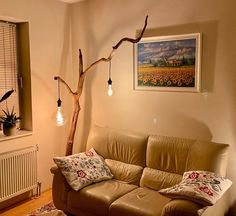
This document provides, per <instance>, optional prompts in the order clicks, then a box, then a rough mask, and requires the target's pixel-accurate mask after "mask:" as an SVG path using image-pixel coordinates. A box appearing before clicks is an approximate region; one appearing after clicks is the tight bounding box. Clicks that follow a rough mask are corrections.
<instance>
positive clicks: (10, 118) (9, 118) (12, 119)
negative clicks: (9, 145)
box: [0, 107, 20, 136]
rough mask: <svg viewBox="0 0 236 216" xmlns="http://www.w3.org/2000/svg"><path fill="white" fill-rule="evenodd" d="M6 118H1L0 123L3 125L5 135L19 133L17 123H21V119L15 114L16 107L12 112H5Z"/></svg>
mask: <svg viewBox="0 0 236 216" xmlns="http://www.w3.org/2000/svg"><path fill="white" fill-rule="evenodd" d="M3 112H4V114H5V116H1V117H0V122H1V123H2V125H3V133H4V135H6V136H11V135H15V134H16V133H17V128H16V123H17V122H19V121H20V117H17V116H16V113H14V107H13V109H12V111H11V112H9V110H8V109H7V111H5V110H3Z"/></svg>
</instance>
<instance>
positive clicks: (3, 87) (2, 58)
mask: <svg viewBox="0 0 236 216" xmlns="http://www.w3.org/2000/svg"><path fill="white" fill-rule="evenodd" d="M12 89H13V90H14V93H13V94H12V95H11V96H10V97H9V98H8V99H7V100H5V101H3V102H2V103H1V104H0V114H2V109H4V110H6V108H8V109H9V111H10V112H11V110H12V109H13V107H14V111H15V112H16V113H17V115H19V91H18V69H17V40H16V24H13V23H8V22H1V21H0V98H1V97H2V96H3V95H4V94H5V93H6V92H7V91H9V90H12Z"/></svg>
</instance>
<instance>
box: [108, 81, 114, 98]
mask: <svg viewBox="0 0 236 216" xmlns="http://www.w3.org/2000/svg"><path fill="white" fill-rule="evenodd" d="M107 82H108V90H107V94H108V96H112V95H113V90H112V80H111V78H109V80H108V81H107Z"/></svg>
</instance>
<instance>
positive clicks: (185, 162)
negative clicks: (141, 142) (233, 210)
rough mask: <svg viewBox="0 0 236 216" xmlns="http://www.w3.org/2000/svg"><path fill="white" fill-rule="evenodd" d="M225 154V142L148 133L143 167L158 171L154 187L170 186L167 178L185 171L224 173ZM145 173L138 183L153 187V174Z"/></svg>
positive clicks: (226, 147) (226, 148) (170, 182)
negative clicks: (158, 176)
mask: <svg viewBox="0 0 236 216" xmlns="http://www.w3.org/2000/svg"><path fill="white" fill-rule="evenodd" d="M227 154H228V145H226V144H219V143H213V142H202V141H197V140H193V139H184V138H176V137H166V136H158V135H152V136H150V137H149V139H148V144H147V155H146V166H147V167H148V168H151V169H154V170H159V171H162V172H161V174H160V173H158V174H157V175H161V177H160V178H161V179H162V180H160V181H162V182H161V184H160V183H158V182H157V185H159V186H157V187H156V190H159V189H162V188H165V187H171V186H173V184H172V183H173V181H172V180H170V179H171V178H174V179H176V175H183V173H184V172H185V171H189V170H206V171H210V172H214V173H217V174H219V175H222V176H225V174H226V166H227ZM149 172H150V170H148V171H146V170H145V172H144V173H143V175H142V178H141V185H145V186H146V187H150V188H152V189H154V188H153V186H152V184H151V183H150V182H151V181H152V179H153V175H151V174H150V173H149ZM160 178H159V179H160ZM180 180H181V179H180Z"/></svg>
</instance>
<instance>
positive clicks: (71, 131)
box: [54, 16, 148, 156]
mask: <svg viewBox="0 0 236 216" xmlns="http://www.w3.org/2000/svg"><path fill="white" fill-rule="evenodd" d="M147 19H148V16H146V19H145V24H144V27H143V29H142V31H141V32H140V34H139V36H138V37H137V38H134V39H133V38H128V37H125V38H122V39H121V40H120V41H119V42H118V43H117V44H116V45H115V46H113V47H112V51H111V52H110V54H109V56H108V57H107V58H104V57H103V58H100V59H98V60H97V61H95V62H93V63H92V64H91V65H90V66H88V67H87V68H86V69H85V70H84V69H83V56H82V53H81V50H80V49H79V80H78V84H77V89H76V91H72V89H71V88H70V86H69V85H68V84H67V83H66V82H65V81H64V80H63V79H62V78H61V77H59V76H55V77H54V79H55V80H57V81H58V82H61V83H63V84H64V85H65V87H66V88H67V90H68V92H69V94H70V95H71V96H72V99H73V113H72V117H71V121H70V128H69V134H68V138H67V145H66V156H67V155H71V154H72V150H73V143H74V136H75V131H76V126H77V121H78V116H79V112H80V101H79V99H80V96H81V94H82V91H83V85H84V80H85V76H86V74H87V73H88V72H89V71H91V70H92V69H93V68H94V67H95V66H96V65H97V64H99V63H101V62H109V79H108V88H109V89H108V95H112V93H113V92H112V80H111V74H110V72H111V59H112V57H113V56H114V54H115V51H116V50H117V49H118V48H119V47H120V45H121V44H122V43H123V42H130V43H133V44H134V43H138V42H139V41H140V40H141V38H142V37H143V33H144V31H145V29H146V27H147Z"/></svg>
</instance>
